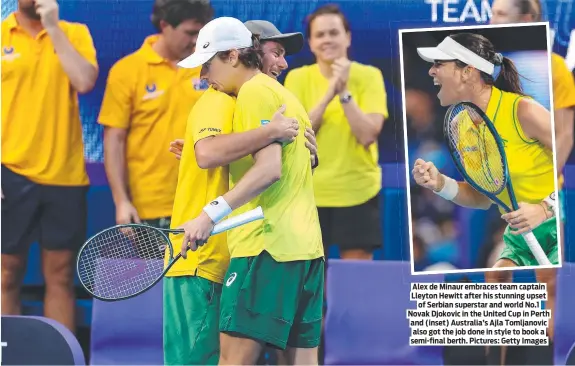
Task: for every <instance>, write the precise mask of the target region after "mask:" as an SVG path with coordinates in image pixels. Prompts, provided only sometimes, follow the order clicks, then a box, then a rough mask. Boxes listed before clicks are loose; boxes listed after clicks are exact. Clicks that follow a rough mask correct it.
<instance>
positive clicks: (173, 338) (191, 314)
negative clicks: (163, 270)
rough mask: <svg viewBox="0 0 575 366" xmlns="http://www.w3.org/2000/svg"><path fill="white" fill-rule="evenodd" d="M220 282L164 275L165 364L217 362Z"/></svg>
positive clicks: (218, 355) (214, 363) (215, 363)
mask: <svg viewBox="0 0 575 366" xmlns="http://www.w3.org/2000/svg"><path fill="white" fill-rule="evenodd" d="M221 292H222V285H221V284H219V283H215V282H212V281H209V280H206V279H205V278H202V277H196V276H181V277H166V278H164V364H165V365H217V364H218V360H219V357H220V333H219V329H218V320H219V310H220V296H221Z"/></svg>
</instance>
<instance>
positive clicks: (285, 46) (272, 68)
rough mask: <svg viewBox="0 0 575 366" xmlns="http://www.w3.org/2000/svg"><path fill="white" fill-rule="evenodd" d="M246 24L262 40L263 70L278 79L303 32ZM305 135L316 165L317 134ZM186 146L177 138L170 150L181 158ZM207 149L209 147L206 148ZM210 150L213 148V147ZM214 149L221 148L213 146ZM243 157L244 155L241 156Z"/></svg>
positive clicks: (260, 22)
mask: <svg viewBox="0 0 575 366" xmlns="http://www.w3.org/2000/svg"><path fill="white" fill-rule="evenodd" d="M244 25H245V26H246V27H247V28H248V29H249V30H250V32H252V34H257V35H258V36H259V40H260V48H261V51H262V72H263V73H264V74H266V75H268V76H269V77H272V78H274V79H277V78H278V77H279V76H280V75H281V73H282V72H283V71H284V70H286V69H287V68H288V63H287V61H286V59H285V57H286V56H290V55H294V54H296V53H298V52H299V51H301V49H302V47H303V43H304V40H303V34H301V33H299V32H295V33H282V32H280V31H279V30H278V29H277V28H276V26H275V25H273V24H272V23H270V22H268V21H267V20H249V21H247V22H245V23H244ZM305 136H306V138H307V139H308V142H306V146H307V147H308V149H310V151H311V152H312V165H314V166H316V165H317V163H318V162H317V161H316V150H317V146H316V142H315V134H314V132H313V129H312V128H308V129H306V132H305ZM183 148H184V140H183V139H177V140H174V141H172V142H171V143H170V151H171V152H172V153H173V154H174V155H176V158H178V159H180V158H181V155H182V149H183ZM206 150H207V149H206ZM209 150H212V149H211V148H210V149H209ZM213 150H221V149H218V147H216V146H213ZM202 155H203V156H210V155H211V154H210V151H206V154H202ZM241 157H243V156H241Z"/></svg>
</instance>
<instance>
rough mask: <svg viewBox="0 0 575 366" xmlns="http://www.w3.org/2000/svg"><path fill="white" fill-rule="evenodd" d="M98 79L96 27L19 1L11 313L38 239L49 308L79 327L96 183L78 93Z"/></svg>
mask: <svg viewBox="0 0 575 366" xmlns="http://www.w3.org/2000/svg"><path fill="white" fill-rule="evenodd" d="M97 77H98V63H97V61H96V50H95V49H94V45H93V42H92V37H91V35H90V31H89V30H88V28H87V27H86V26H85V25H84V24H78V23H69V22H66V21H62V20H59V9H58V3H57V2H56V1H55V0H35V1H34V0H19V1H18V10H17V11H16V12H14V13H13V14H10V15H9V16H8V17H7V18H6V20H4V21H3V22H2V314H5V315H17V314H20V312H21V305H20V287H21V284H22V280H23V277H24V274H25V270H26V261H27V258H28V249H29V246H30V245H31V244H32V243H33V242H34V241H36V240H38V241H39V243H40V246H41V247H42V273H43V275H44V280H45V282H46V293H45V298H44V314H45V316H47V317H49V318H52V319H54V320H56V321H58V322H60V323H62V324H63V325H64V326H66V327H67V328H68V329H70V330H71V331H72V332H74V331H75V298H74V297H75V295H74V260H75V256H76V253H77V250H78V249H79V247H80V246H81V245H82V243H83V242H84V240H85V239H86V216H87V212H86V194H87V192H88V186H89V180H88V175H87V173H86V167H85V162H84V147H83V143H82V125H81V123H80V115H79V107H78V96H77V94H78V93H87V92H89V91H90V90H92V88H93V87H94V84H95V82H96V79H97Z"/></svg>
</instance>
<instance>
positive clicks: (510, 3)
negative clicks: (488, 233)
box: [486, 0, 575, 363]
mask: <svg viewBox="0 0 575 366" xmlns="http://www.w3.org/2000/svg"><path fill="white" fill-rule="evenodd" d="M492 13H493V16H492V18H491V24H507V23H523V22H540V21H541V20H542V14H541V13H542V11H541V2H540V1H539V0H494V2H493V5H492ZM551 76H552V84H553V114H554V121H555V150H556V151H555V152H556V161H557V173H558V174H560V176H559V180H558V182H557V183H558V185H559V197H558V205H559V215H560V221H559V229H560V232H561V248H562V251H563V257H564V256H565V254H564V253H565V252H564V248H565V236H564V233H565V230H564V227H565V221H566V212H565V210H564V194H563V190H562V189H563V184H564V176H563V174H562V172H563V168H564V167H565V163H566V162H567V159H568V158H569V155H570V154H571V151H572V149H573V128H574V126H573V125H574V122H575V81H574V79H573V75H571V73H570V72H569V69H568V68H567V65H566V63H565V59H563V57H561V56H560V55H558V54H556V53H552V54H551ZM536 216H537V215H536V214H535V215H532V217H536ZM535 274H536V276H537V281H538V282H543V283H546V284H547V296H548V300H547V301H546V304H545V308H546V309H551V318H550V319H549V326H548V329H547V334H548V335H549V338H550V339H551V341H552V340H553V336H554V328H555V326H554V319H555V317H554V314H555V312H554V310H555V299H556V282H557V271H556V269H554V268H549V269H537V270H535ZM486 278H488V279H489V280H490V281H494V282H495V281H497V282H503V281H507V282H508V281H511V280H512V276H511V272H488V273H486ZM536 348H537V350H534V352H533V354H531V353H529V354H530V356H532V358H531V359H532V360H533V361H532V362H538V363H552V360H553V346H552V342H550V346H549V347H544V348H542V347H536ZM511 350H512V351H508V352H515V351H514V350H513V347H512V348H511ZM516 353H517V355H518V357H520V355H521V354H522V353H523V350H521V349H520V348H517V351H516ZM501 357H503V356H501ZM512 359H513V357H511V360H512ZM531 359H530V360H531ZM536 360H539V361H536ZM530 362H531V361H530Z"/></svg>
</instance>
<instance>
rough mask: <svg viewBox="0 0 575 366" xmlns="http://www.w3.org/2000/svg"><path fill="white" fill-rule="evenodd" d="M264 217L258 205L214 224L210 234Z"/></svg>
mask: <svg viewBox="0 0 575 366" xmlns="http://www.w3.org/2000/svg"><path fill="white" fill-rule="evenodd" d="M263 218H264V212H263V210H262V208H261V207H260V206H258V207H257V208H254V209H253V210H250V211H248V212H244V213H243V214H239V215H237V216H234V217H232V218H229V219H227V220H224V221H222V222H220V223H219V224H216V225H215V226H214V230H212V235H216V234H219V233H221V232H224V231H226V230H230V229H233V228H235V227H238V226H241V225H244V224H247V223H250V222H252V221H256V220H261V219H263Z"/></svg>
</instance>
